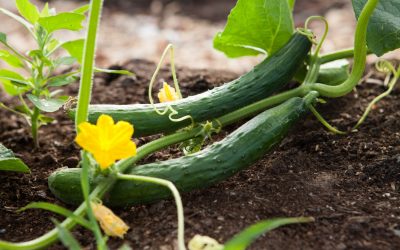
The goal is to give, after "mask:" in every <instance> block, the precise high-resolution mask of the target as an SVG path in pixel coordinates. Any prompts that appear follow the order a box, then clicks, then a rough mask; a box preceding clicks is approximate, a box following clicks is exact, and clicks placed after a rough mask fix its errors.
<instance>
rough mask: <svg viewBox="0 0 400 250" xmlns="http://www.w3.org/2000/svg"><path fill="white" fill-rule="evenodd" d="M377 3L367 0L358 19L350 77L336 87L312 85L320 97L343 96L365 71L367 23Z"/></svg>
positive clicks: (375, 0) (374, 0)
mask: <svg viewBox="0 0 400 250" xmlns="http://www.w3.org/2000/svg"><path fill="white" fill-rule="evenodd" d="M378 1H379V0H368V2H367V3H366V4H365V6H364V9H363V10H362V12H361V15H360V17H359V19H358V22H357V28H356V33H355V42H354V65H353V69H352V71H351V74H350V77H349V78H348V79H347V80H346V81H344V82H343V83H342V84H340V85H337V86H329V85H325V84H320V83H317V84H313V87H312V89H313V90H316V91H318V92H319V93H320V94H321V95H322V96H326V97H340V96H343V95H345V94H347V93H349V92H351V91H352V90H353V88H354V87H355V86H356V85H357V84H358V82H359V81H360V79H361V77H362V75H363V73H364V70H365V63H366V56H367V45H366V39H367V27H368V22H369V18H370V17H371V15H372V13H373V11H374V10H375V7H376V5H377V4H378Z"/></svg>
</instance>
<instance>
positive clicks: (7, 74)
mask: <svg viewBox="0 0 400 250" xmlns="http://www.w3.org/2000/svg"><path fill="white" fill-rule="evenodd" d="M3 80H8V81H10V82H11V83H12V84H14V85H16V86H18V87H29V86H30V83H29V82H28V81H27V80H26V79H25V78H24V77H23V76H21V75H20V74H18V73H16V72H14V71H10V70H7V69H0V81H1V82H3Z"/></svg>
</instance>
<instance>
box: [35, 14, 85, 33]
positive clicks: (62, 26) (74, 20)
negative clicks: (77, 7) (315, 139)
mask: <svg viewBox="0 0 400 250" xmlns="http://www.w3.org/2000/svg"><path fill="white" fill-rule="evenodd" d="M84 19H85V16H84V15H82V14H77V13H67V12H65V13H60V14H57V15H54V16H48V17H40V18H39V21H38V22H39V24H40V25H41V26H42V27H43V28H45V29H46V30H47V32H49V33H53V32H54V31H57V30H73V31H78V30H81V29H82V28H83V26H82V22H83V20H84Z"/></svg>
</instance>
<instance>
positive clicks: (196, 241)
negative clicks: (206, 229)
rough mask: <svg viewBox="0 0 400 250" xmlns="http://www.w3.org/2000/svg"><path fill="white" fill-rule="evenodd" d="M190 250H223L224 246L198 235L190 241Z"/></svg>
mask: <svg viewBox="0 0 400 250" xmlns="http://www.w3.org/2000/svg"><path fill="white" fill-rule="evenodd" d="M188 247H189V250H222V249H224V245H221V244H219V243H218V241H216V240H215V239H213V238H211V237H208V236H202V235H198V234H196V235H195V236H194V237H193V238H192V239H191V240H190V241H189V245H188Z"/></svg>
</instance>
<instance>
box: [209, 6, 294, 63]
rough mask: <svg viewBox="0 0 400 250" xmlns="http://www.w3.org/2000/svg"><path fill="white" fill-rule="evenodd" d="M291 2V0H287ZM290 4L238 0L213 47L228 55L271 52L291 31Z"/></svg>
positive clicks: (277, 47)
mask: <svg viewBox="0 0 400 250" xmlns="http://www.w3.org/2000/svg"><path fill="white" fill-rule="evenodd" d="M291 4H294V1H291ZM293 30H294V25H293V17H292V12H291V7H290V6H289V3H288V1H282V0H239V1H238V2H237V4H236V6H235V7H234V8H233V9H232V11H231V13H230V15H229V17H228V22H227V24H226V26H225V29H224V31H222V32H219V33H218V34H217V35H216V36H215V38H214V47H215V48H216V49H218V50H220V51H222V52H224V53H225V54H226V55H227V56H228V57H240V56H248V55H258V54H260V53H264V54H272V53H274V52H275V51H277V50H278V49H279V48H281V47H282V46H283V45H285V44H286V42H287V41H288V40H289V39H290V37H291V35H292V34H293Z"/></svg>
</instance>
